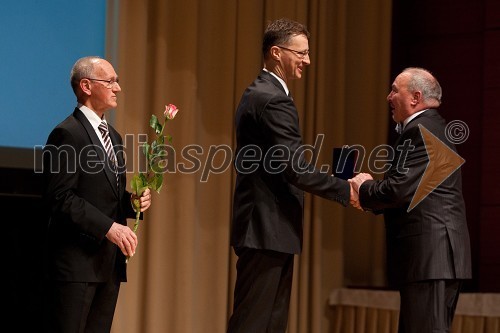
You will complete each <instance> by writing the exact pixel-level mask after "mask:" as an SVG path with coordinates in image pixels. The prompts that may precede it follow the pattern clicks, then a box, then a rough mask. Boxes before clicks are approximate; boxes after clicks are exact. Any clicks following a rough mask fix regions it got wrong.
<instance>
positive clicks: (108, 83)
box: [85, 77, 119, 89]
mask: <svg viewBox="0 0 500 333" xmlns="http://www.w3.org/2000/svg"><path fill="white" fill-rule="evenodd" d="M85 79H87V80H90V81H99V82H106V83H107V84H105V85H104V86H105V87H106V88H108V89H111V88H113V86H114V85H115V84H118V85H119V83H118V79H116V80H102V79H92V78H89V77H86V78H85Z"/></svg>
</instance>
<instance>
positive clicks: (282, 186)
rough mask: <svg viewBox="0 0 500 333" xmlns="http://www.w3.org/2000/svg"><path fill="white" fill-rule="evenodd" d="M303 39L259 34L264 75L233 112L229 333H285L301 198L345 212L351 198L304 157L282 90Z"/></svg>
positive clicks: (272, 30) (297, 66)
mask: <svg viewBox="0 0 500 333" xmlns="http://www.w3.org/2000/svg"><path fill="white" fill-rule="evenodd" d="M308 40H309V32H308V31H307V29H306V27H305V26H304V25H302V24H300V23H297V22H293V21H290V20H287V19H280V20H277V21H274V22H272V23H271V24H270V25H269V26H268V27H267V29H266V31H265V34H264V41H263V48H262V51H263V56H264V69H263V70H262V71H261V72H260V74H259V76H258V77H257V79H256V80H255V81H254V82H253V83H252V84H251V85H250V86H249V87H248V88H247V89H246V90H245V92H244V93H243V96H242V97H241V101H240V103H239V106H238V109H237V111H236V140H237V150H236V159H235V169H236V171H237V178H236V185H235V190H234V201H233V218H232V232H231V245H232V246H233V247H234V250H235V253H236V255H237V256H238V262H237V279H236V286H235V291H234V307H233V314H232V316H231V318H230V320H229V323H228V330H227V331H228V332H231V333H245V332H248V333H256V332H258V333H261V332H268V333H270V332H273V333H274V332H285V330H286V328H287V320H288V309H289V302H290V291H291V286H292V273H293V260H294V254H298V253H300V251H301V246H302V215H303V196H304V194H303V191H307V192H310V193H313V194H316V195H319V196H322V197H324V198H326V199H329V200H334V201H337V202H339V203H341V204H343V205H347V203H348V201H349V200H350V199H352V198H351V197H350V193H351V190H350V186H349V183H348V182H347V181H345V180H342V179H338V178H335V177H332V176H331V175H328V174H326V173H320V172H319V171H318V170H316V169H315V168H314V166H313V165H310V164H308V163H307V162H306V161H305V159H304V157H303V154H301V152H302V153H303V148H304V147H303V146H302V138H301V134H300V129H299V118H298V114H297V110H296V107H295V104H294V102H293V100H292V98H291V97H290V95H289V91H288V86H287V84H288V83H289V82H290V80H293V79H300V78H301V77H302V72H303V70H304V68H305V67H306V66H307V65H309V64H310V59H309V42H308ZM352 193H354V191H352Z"/></svg>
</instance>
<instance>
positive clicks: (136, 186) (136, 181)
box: [130, 174, 148, 196]
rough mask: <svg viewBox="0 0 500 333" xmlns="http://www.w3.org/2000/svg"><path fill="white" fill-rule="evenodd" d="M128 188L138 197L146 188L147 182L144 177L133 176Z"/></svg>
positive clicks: (141, 175)
mask: <svg viewBox="0 0 500 333" xmlns="http://www.w3.org/2000/svg"><path fill="white" fill-rule="evenodd" d="M130 187H131V188H132V191H133V192H134V193H135V194H136V195H137V196H140V195H141V194H142V193H143V192H144V191H145V190H146V189H147V188H148V185H147V181H146V178H145V177H144V175H143V174H136V175H134V177H132V179H131V180H130Z"/></svg>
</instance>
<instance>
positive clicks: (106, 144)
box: [98, 121, 119, 188]
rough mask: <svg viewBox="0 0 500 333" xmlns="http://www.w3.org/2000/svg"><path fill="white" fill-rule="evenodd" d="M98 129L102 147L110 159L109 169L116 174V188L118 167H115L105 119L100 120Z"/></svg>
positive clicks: (114, 156)
mask: <svg viewBox="0 0 500 333" xmlns="http://www.w3.org/2000/svg"><path fill="white" fill-rule="evenodd" d="M98 128H99V131H100V132H101V136H102V140H103V141H104V149H105V150H106V154H107V155H108V158H109V160H110V161H111V163H110V167H111V170H112V171H113V172H114V173H115V176H116V187H117V188H118V184H119V178H118V172H117V171H118V169H117V167H116V155H115V152H114V150H113V145H112V144H111V138H110V137H109V130H108V124H107V123H106V122H105V121H102V122H101V123H100V124H99V127H98Z"/></svg>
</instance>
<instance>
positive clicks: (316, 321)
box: [107, 0, 391, 333]
mask: <svg viewBox="0 0 500 333" xmlns="http://www.w3.org/2000/svg"><path fill="white" fill-rule="evenodd" d="M108 3H109V4H110V5H109V13H108V24H109V28H108V31H109V36H108V37H109V38H108V45H107V50H108V51H107V54H108V57H109V58H110V60H112V62H113V64H114V65H115V67H116V69H117V72H118V74H119V77H120V85H121V88H122V92H121V93H120V94H119V96H118V103H119V106H118V108H117V110H116V111H114V114H113V115H111V117H112V119H113V121H114V124H115V126H116V127H117V128H118V130H119V131H120V133H122V134H123V135H124V139H125V149H126V152H127V167H128V170H129V175H128V177H129V179H130V177H131V176H132V175H133V172H134V171H137V169H138V167H139V165H140V161H141V153H140V150H138V148H137V145H138V144H139V141H140V138H139V134H148V135H149V136H150V139H151V136H152V133H151V132H150V130H149V128H148V121H149V117H150V115H151V114H152V113H154V114H157V115H161V113H162V112H163V110H164V106H165V104H167V103H173V104H175V105H177V106H178V107H179V109H180V111H179V113H178V115H177V117H176V118H175V119H174V120H173V121H171V122H169V123H168V124H167V128H166V132H167V133H168V134H170V135H172V137H173V142H172V145H173V147H174V148H175V161H173V163H171V165H169V170H170V172H168V173H166V174H165V175H164V176H165V180H164V182H165V183H164V187H163V189H162V190H161V194H159V195H158V194H154V195H153V203H152V207H151V209H150V210H149V211H147V212H146V213H145V214H144V221H142V222H141V225H140V227H139V230H138V234H139V247H138V249H137V253H136V255H135V256H134V257H133V258H132V259H131V260H130V262H129V264H128V266H129V267H128V282H127V283H125V284H123V285H122V288H121V291H120V296H119V300H118V305H117V310H116V313H115V319H114V323H113V329H112V331H113V333H118V332H119V333H132V332H141V333H156V332H161V333H169V332H171V333H198V332H200V333H202V332H203V333H206V332H224V331H225V328H226V323H227V320H228V317H229V315H230V313H231V308H232V298H233V288H234V282H235V277H236V273H235V262H236V258H235V256H234V254H233V252H232V250H231V248H230V247H229V233H230V223H231V199H232V190H233V185H234V177H235V174H234V170H233V168H232V165H231V161H230V158H231V157H232V155H231V154H232V150H233V149H234V147H235V142H234V141H235V139H234V130H235V128H234V117H233V116H234V111H235V108H236V106H237V104H238V101H239V98H240V96H241V94H242V92H243V90H244V89H245V88H246V86H247V85H248V84H249V83H251V82H252V81H253V79H254V78H255V77H256V75H257V74H258V73H259V71H260V69H261V68H262V60H261V42H262V34H263V31H264V28H265V26H266V25H267V23H268V22H269V21H270V20H273V19H276V18H280V17H288V18H291V19H294V20H297V21H300V22H303V23H305V24H306V25H307V26H308V28H309V30H310V31H311V34H312V36H311V40H310V51H311V66H309V67H308V68H306V69H305V71H304V78H303V80H300V81H297V82H293V83H292V84H291V85H290V89H291V91H292V92H293V95H294V100H295V103H296V104H297V108H298V110H299V113H300V126H301V129H302V132H303V138H304V143H305V144H310V145H315V147H316V148H317V149H318V151H319V155H318V162H317V164H318V167H321V166H323V165H325V166H326V165H329V164H330V163H331V160H332V153H331V151H332V148H333V147H340V146H342V145H345V144H347V145H354V144H360V145H363V146H364V147H366V156H365V159H364V160H363V161H361V163H362V168H361V169H362V171H367V169H368V167H367V166H368V157H369V153H370V150H371V149H372V148H373V147H375V146H376V145H378V144H382V143H386V137H387V118H388V108H387V104H386V101H385V97H386V95H387V93H388V90H389V87H390V83H389V82H390V78H389V63H390V59H389V53H390V52H389V51H390V22H391V19H390V17H391V16H390V11H391V2H390V0H375V1H371V0H361V1H357V2H352V1H351V2H349V1H348V0H310V1H306V0H267V1H265V0H237V1H235V0H141V1H137V0H122V1H116V0H115V1H111V0H110V1H109V2H108ZM318 134H323V135H324V136H323V137H321V136H320V137H318V136H317V135H318ZM321 138H322V139H321ZM320 143H321V147H319V145H320ZM188 148H191V149H192V150H189V151H188V150H187V149H188ZM186 153H189V154H190V155H191V156H192V157H193V156H194V157H196V159H197V161H199V162H197V161H195V162H194V163H193V162H192V160H193V158H192V157H191V158H190V159H189V156H187V155H186ZM169 161H171V162H172V160H171V159H169ZM171 167H175V168H174V169H171ZM182 168H184V170H182ZM186 169H187V170H186ZM130 224H132V221H130ZM304 228H305V235H304V236H305V239H304V250H303V253H302V254H301V256H300V257H297V258H296V266H295V276H294V285H293V290H292V300H291V307H290V321H289V329H288V332H289V333H310V332H314V333H317V332H329V331H330V328H331V325H333V323H334V321H333V319H332V316H333V315H334V313H333V311H332V309H331V308H330V306H329V305H328V297H329V294H330V292H331V290H332V289H333V288H339V287H342V286H345V285H353V284H355V285H376V286H380V285H383V284H384V281H385V280H384V279H385V276H384V252H383V251H384V236H383V224H382V221H381V219H380V217H375V216H373V215H370V214H368V213H363V212H359V211H356V210H354V209H352V208H343V207H341V206H340V205H338V204H336V203H332V202H328V201H326V200H324V199H320V198H317V197H313V196H311V195H309V194H307V195H306V206H305V214H304Z"/></svg>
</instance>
